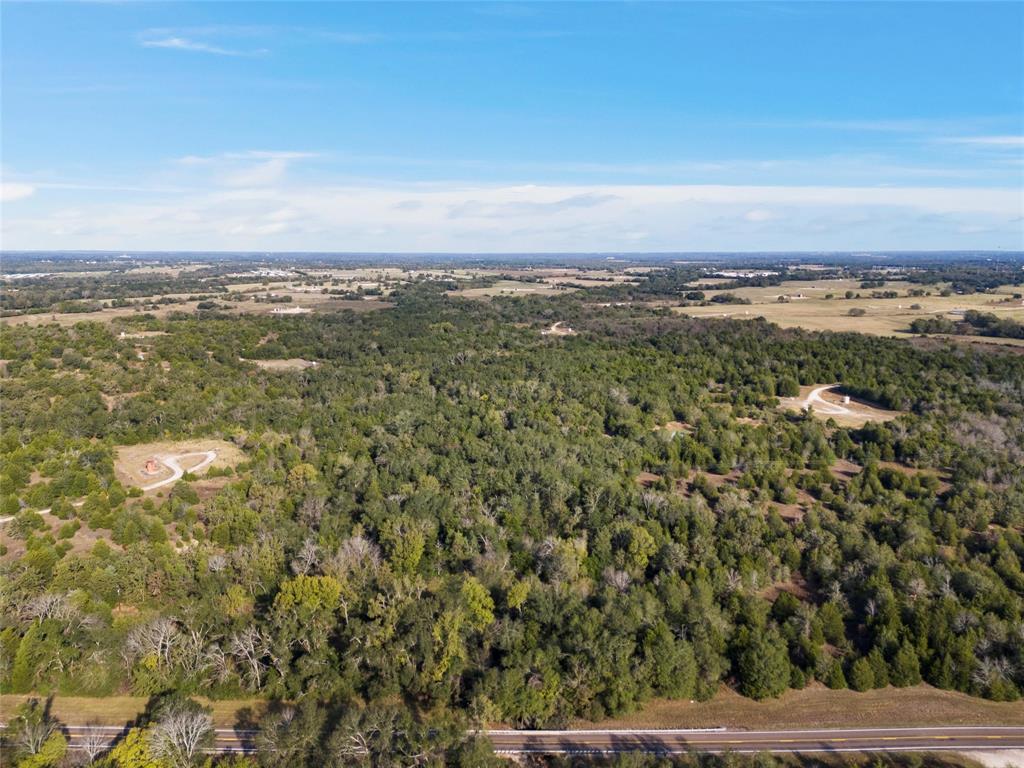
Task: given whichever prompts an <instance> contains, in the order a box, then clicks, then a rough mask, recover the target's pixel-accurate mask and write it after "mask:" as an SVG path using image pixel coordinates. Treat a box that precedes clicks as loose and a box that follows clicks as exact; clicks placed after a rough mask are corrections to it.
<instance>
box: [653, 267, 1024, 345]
mask: <svg viewBox="0 0 1024 768" xmlns="http://www.w3.org/2000/svg"><path fill="white" fill-rule="evenodd" d="M912 287H920V286H912V285H911V284H910V283H906V282H901V281H896V280H894V281H890V282H887V283H886V284H885V287H884V288H881V289H878V290H883V291H898V292H899V294H900V296H899V297H898V298H895V299H875V298H870V294H871V290H865V289H861V288H858V283H857V281H855V280H820V281H817V282H813V281H787V282H784V283H782V284H781V285H777V286H769V287H765V288H738V289H736V290H733V291H706V292H705V294H706V296H707V297H708V298H709V299H710V298H712V297H713V296H716V295H718V294H720V293H726V292H728V293H733V294H735V295H736V296H739V297H741V298H745V299H750V301H751V304H749V305H745V304H715V305H710V306H704V307H674V308H673V311H675V312H680V313H683V314H687V315H690V316H691V317H732V318H739V319H743V318H755V317H763V318H765V319H766V320H769V321H771V322H773V323H777V324H778V325H780V326H782V327H783V328H796V327H799V328H806V329H808V330H812V331H856V332H859V333H870V334H874V335H876V336H898V335H902V334H905V333H906V332H907V330H908V328H909V327H910V323H911V322H912V321H913V320H914V319H915V318H918V317H929V316H933V315H949V313H951V312H963V311H966V310H968V309H976V310H979V311H983V312H991V313H993V314H996V315H999V316H1006V317H1012V318H1014V319H1016V320H1024V302H1022V301H1021V300H1020V299H1016V300H1015V299H1013V298H1012V293H1014V292H1018V293H1019V292H1021V289H1020V288H1013V287H1010V286H1004V287H1002V288H1000V289H998V291H997V293H995V294H991V293H976V294H971V295H968V296H957V295H952V296H940V295H938V290H937V289H936V288H931V289H930V290H931V291H932V293H933V295H932V296H907V295H906V294H907V290H908V289H910V288H912ZM847 290H852V291H854V292H856V293H860V294H861V298H859V299H858V298H854V299H845V298H843V295H844V294H845V292H846V291H847ZM828 294H832V295H833V298H831V299H826V298H825V296H826V295H828ZM780 296H784V297H788V301H784V302H780V301H779V297H780ZM912 305H914V306H917V307H919V308H917V309H911V306H912ZM851 309H860V310H864V315H862V316H861V317H851V316H850V314H849V312H850V310H851ZM1000 341H1005V340H1000Z"/></svg>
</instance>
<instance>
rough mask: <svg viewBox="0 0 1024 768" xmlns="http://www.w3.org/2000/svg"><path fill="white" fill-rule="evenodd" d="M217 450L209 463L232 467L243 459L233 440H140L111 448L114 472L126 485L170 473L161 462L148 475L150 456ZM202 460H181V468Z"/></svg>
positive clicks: (216, 465)
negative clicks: (113, 449)
mask: <svg viewBox="0 0 1024 768" xmlns="http://www.w3.org/2000/svg"><path fill="white" fill-rule="evenodd" d="M203 451H216V452H217V458H216V459H214V460H213V463H212V464H210V465H209V466H210V467H234V466H235V465H236V464H238V463H239V462H240V461H243V460H244V459H245V454H244V453H242V451H241V450H239V449H238V447H237V446H235V445H234V444H232V443H229V442H227V441H225V440H178V441H173V442H170V441H163V442H157V443H139V444H138V445H125V446H120V447H118V448H116V449H115V451H114V473H115V474H116V476H117V479H118V480H120V481H121V484H122V485H124V486H125V487H129V486H136V487H142V486H145V485H151V484H152V483H155V482H157V481H159V480H164V479H166V478H168V477H170V476H171V475H172V474H173V473H172V472H171V470H170V469H168V468H167V467H166V466H164V465H163V464H160V471H158V472H157V473H155V474H152V475H148V474H146V473H145V472H144V471H143V470H144V468H145V466H146V461H147V460H149V459H150V458H156V459H160V458H161V457H164V456H170V455H180V454H183V453H200V452H203ZM202 460H203V457H202V456H196V457H190V458H188V459H182V460H181V466H182V468H183V469H185V470H188V469H189V467H190V466H194V465H196V464H198V463H199V462H201V461H202Z"/></svg>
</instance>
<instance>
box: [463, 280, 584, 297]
mask: <svg viewBox="0 0 1024 768" xmlns="http://www.w3.org/2000/svg"><path fill="white" fill-rule="evenodd" d="M570 290H572V289H571V288H563V287H559V286H554V285H549V284H548V283H526V282H522V281H520V280H498V281H496V282H495V283H494V285H489V286H487V287H486V288H460V289H458V290H456V291H449V292H448V295H449V296H461V297H463V298H466V299H489V298H491V297H493V296H553V295H555V294H556V293H563V292H565V291H570Z"/></svg>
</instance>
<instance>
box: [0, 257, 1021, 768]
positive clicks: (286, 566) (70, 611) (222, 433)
mask: <svg viewBox="0 0 1024 768" xmlns="http://www.w3.org/2000/svg"><path fill="white" fill-rule="evenodd" d="M692 278H693V275H692V274H691V273H690V272H689V271H688V270H682V271H680V273H679V274H676V273H673V272H668V273H666V274H664V275H662V276H660V277H658V278H656V279H652V280H651V281H649V282H646V283H644V285H646V288H638V287H636V286H632V287H610V288H607V289H606V288H597V289H595V290H594V291H593V292H592V293H588V294H569V295H562V296H557V297H547V298H542V297H533V298H496V299H493V300H492V301H490V302H476V301H469V300H463V299H458V298H451V297H449V296H447V295H445V292H444V289H445V287H446V286H445V285H444V284H441V283H429V282H423V283H415V284H411V285H407V286H403V287H402V288H400V289H398V290H396V291H395V292H394V293H393V295H392V296H391V297H390V298H391V300H392V301H394V302H395V306H394V307H393V308H392V309H388V310H386V311H380V312H374V313H367V314H356V313H353V312H335V313H327V314H313V315H305V316H294V317H274V316H268V315H265V316H252V315H227V314H221V313H219V312H218V311H216V310H211V311H199V312H195V313H181V314H178V315H172V316H169V317H167V318H165V319H157V318H154V317H151V316H147V315H145V314H144V313H139V314H138V315H137V316H135V317H128V318H122V319H120V320H118V321H117V322H116V323H113V324H101V323H98V322H82V323H78V324H76V325H74V326H72V327H61V326H58V325H54V324H41V325H38V326H33V327H29V326H8V325H5V326H3V328H2V335H0V359H3V361H4V363H3V367H4V373H3V377H2V378H0V398H2V402H3V415H2V433H0V446H2V452H3V468H2V472H0V507H2V509H0V516H3V515H6V516H11V518H12V519H11V520H10V521H8V522H7V523H5V530H4V534H5V537H6V538H5V542H6V543H5V544H4V545H3V550H2V572H3V585H2V594H0V616H2V618H0V687H2V689H3V690H4V691H5V692H24V693H28V692H36V693H41V694H46V693H54V692H59V693H66V694H72V693H74V694H85V695H92V696H104V695H111V694H115V693H118V692H131V693H134V694H139V695H145V696H165V695H168V694H174V695H176V696H188V695H195V694H205V695H209V696H212V697H214V698H241V697H248V696H257V697H261V698H266V699H273V700H281V701H288V702H297V701H310V702H320V703H324V705H325V706H324V708H323V709H322V710H320V709H318V710H317V711H319V712H321V714H320V715H314V714H311V713H307V714H305V715H303V716H304V717H306V716H308V717H310V718H314V717H321V718H322V719H321V720H320V721H317V722H314V723H312V724H311V725H309V726H308V727H309V728H311V729H313V732H315V733H318V734H321V735H322V736H323V739H322V740H321V741H322V743H323V744H325V745H326V746H323V747H322V748H323V749H326V750H328V751H329V750H331V749H335V748H336V749H342V748H343V743H344V737H343V736H338V737H337V739H335V740H334V741H331V740H330V739H329V738H328V737H327V735H326V734H329V733H330V732H331V730H330V729H332V728H337V729H343V728H350V729H352V728H358V727H360V723H359V722H358V718H356V720H355V721H352V717H353V716H350V715H341V714H337V713H339V712H342V713H343V712H351V711H352V710H351V708H350V706H349V705H351V704H352V703H354V702H358V703H359V706H360V707H363V706H366V707H367V708H366V709H365V710H360V711H364V712H366V713H367V714H366V715H365V717H385V718H386V717H391V718H394V717H408V711H410V710H413V711H418V712H430V713H434V714H435V715H437V713H450V714H452V716H453V717H455V716H457V717H459V718H463V721H460V722H463V723H465V722H477V723H495V722H501V723H507V724H510V725H512V726H529V727H538V726H555V725H560V724H566V723H568V722H570V721H571V720H573V719H574V718H587V719H590V720H600V719H602V718H605V717H609V716H613V715H617V714H620V713H624V712H628V711H631V710H634V709H636V708H638V707H640V706H642V705H643V704H644V702H646V701H648V700H649V699H651V698H652V697H668V698H682V699H691V698H693V699H706V698H709V697H711V696H712V695H714V694H715V692H716V691H717V690H718V689H719V687H720V686H722V685H727V686H731V687H733V688H735V689H736V690H737V691H739V692H740V693H741V694H742V695H744V696H748V697H752V698H755V699H762V698H768V697H774V696H778V695H779V694H781V693H782V692H783V691H785V690H787V689H789V688H800V687H804V686H807V685H809V684H812V683H813V682H814V681H820V682H821V683H824V684H825V685H827V686H829V687H833V688H846V687H849V688H853V689H855V690H857V691H863V690H867V689H872V688H882V687H885V686H889V685H893V686H910V685H915V684H917V683H920V682H922V681H925V682H928V683H930V684H931V685H934V686H937V687H940V688H948V689H955V690H959V691H964V692H967V693H969V694H971V695H974V696H980V697H988V698H992V699H997V700H1014V699H1017V698H1018V697H1019V696H1020V695H1021V693H1022V691H1024V616H1022V611H1024V571H1022V561H1024V537H1022V533H1024V356H1020V355H1013V354H1007V353H1005V352H994V351H989V350H984V349H974V348H969V347H964V346H954V345H949V344H938V343H932V344H928V345H913V344H911V343H909V342H907V341H898V340H893V339H882V338H873V337H868V336H862V335H858V334H841V333H808V332H803V331H797V330H788V331H783V330H780V329H778V328H777V327H775V326H771V325H769V324H767V323H765V322H763V321H759V320H748V321H730V320H691V319H686V318H684V317H679V316H671V315H669V314H668V313H666V312H663V311H660V310H657V309H651V308H643V307H625V306H624V307H617V306H614V305H612V306H602V305H607V304H608V303H609V302H607V301H601V302H600V303H598V302H596V301H595V299H596V298H602V299H607V297H608V296H611V295H618V294H633V293H636V292H637V291H643V290H648V291H653V292H656V293H657V292H661V291H665V290H678V286H679V285H681V284H682V283H684V282H687V281H689V280H691V279H692ZM151 287H152V286H148V285H147V286H146V287H145V290H147V291H148V290H150V289H151ZM55 295H57V294H55ZM60 295H61V296H64V295H65V293H60ZM555 321H566V322H568V323H570V324H571V326H572V328H573V330H574V331H575V333H574V335H571V336H562V337H556V336H551V335H547V336H545V335H542V334H541V332H540V331H541V330H542V329H545V328H547V327H548V326H550V325H551V324H552V323H553V322H555ZM122 331H125V332H126V333H124V334H123V335H122ZM140 332H144V333H145V334H146V335H145V354H143V355H141V358H142V359H140V352H139V349H140V347H139V343H140V342H139V338H138V334H139V333H140ZM300 358H301V359H303V360H308V361H316V362H317V363H318V364H317V365H316V367H310V368H306V369H304V370H301V371H292V370H285V371H279V370H267V369H264V368H261V367H260V366H259V365H257V362H259V361H266V360H277V359H300ZM834 382H840V383H841V384H842V385H843V387H844V389H845V391H847V392H849V393H851V394H853V395H855V396H858V397H861V398H864V399H866V400H869V401H872V402H875V403H878V404H879V405H881V406H884V407H886V408H890V409H893V410H897V411H900V412H901V414H902V415H900V416H899V418H897V419H896V420H894V421H891V422H888V423H884V424H883V423H876V424H867V425H865V426H864V427H861V428H844V427H840V426H838V425H836V424H835V423H834V422H828V421H822V420H820V419H818V418H815V417H813V415H810V414H807V413H804V414H787V413H784V412H781V411H779V410H777V407H776V406H777V404H778V397H781V396H789V395H793V394H795V393H796V392H797V391H799V388H800V387H801V386H808V385H813V384H821V383H834ZM670 424H676V425H678V426H677V427H675V428H673V429H668V428H666V425H670ZM190 438H217V439H222V440H226V441H228V442H230V443H232V444H233V445H234V446H236V447H237V448H238V449H240V450H241V451H242V453H243V454H244V457H245V458H244V461H242V462H241V463H238V464H237V465H236V466H235V467H234V468H233V469H232V468H225V469H218V470H215V471H213V472H212V475H213V476H212V477H211V475H207V476H206V477H204V478H203V479H202V480H198V479H197V478H195V477H193V476H191V475H188V474H186V475H185V476H184V477H183V478H182V479H181V480H180V481H179V482H178V483H177V484H175V485H173V486H170V487H166V488H164V489H163V490H162V491H160V492H147V493H143V492H142V491H141V490H140V489H139V488H133V487H130V486H126V485H124V484H123V483H122V482H121V481H120V480H119V479H118V475H117V472H116V471H115V462H116V460H117V454H116V448H117V447H118V446H126V445H134V444H139V443H147V442H150V441H157V440H179V439H190ZM44 509H49V510H50V512H49V513H48V514H46V515H41V514H39V510H44ZM53 518H58V519H59V525H57V526H53V525H51V524H50V520H51V519H53ZM85 533H89V536H85V535H84V534H85ZM396 701H403V702H405V705H406V707H405V708H399V710H394V711H392V710H389V709H387V708H388V707H389V706H393V704H394V702H396ZM346 707H349V708H346ZM303 711H304V712H305V710H303ZM438 716H440V715H438ZM346 717H347V718H348V719H346ZM323 718H326V719H323ZM350 721H352V722H350ZM290 722H291V721H289V723H290ZM264 726H265V727H266V728H267V730H268V733H270V732H273V728H278V729H286V726H287V727H291V726H290V725H287V724H284V725H282V724H281V723H277V724H276V725H275V724H274V723H272V722H269V721H268V722H267V723H264ZM446 727H448V726H446ZM451 727H452V728H455V726H451ZM460 727H461V726H460ZM338 733H343V731H340V730H339V731H338ZM456 743H457V740H455V741H452V742H451V743H450V744H449V743H448V742H446V746H445V747H444V749H446V750H447V749H451V750H455V751H452V752H445V753H444V754H448V755H449V758H450V759H451V760H454V759H455V758H454V757H452V755H455V753H456V752H458V754H460V755H467V754H470V753H473V754H476V753H475V752H474V750H476V749H477V747H476V745H475V744H467V743H461V742H458V743H457V745H456V746H451V744H456ZM332 744H334V746H331V745H332ZM311 748H312V747H311ZM317 748H318V749H320V748H321V747H317ZM302 754H309V753H302ZM338 754H340V753H338ZM333 759H335V760H336V761H337V760H339V759H340V758H339V757H338V756H337V754H336V755H335V757H334V758H333ZM445 759H448V758H445ZM459 759H462V758H459ZM465 759H466V760H467V761H468V760H470V758H469V757H466V758H465ZM472 759H477V758H476V757H473V758H472ZM480 759H481V760H483V759H484V758H483V757H481V758H480ZM297 764H299V763H297ZM466 764H470V763H469V762H467V763H466ZM474 764H476V763H474Z"/></svg>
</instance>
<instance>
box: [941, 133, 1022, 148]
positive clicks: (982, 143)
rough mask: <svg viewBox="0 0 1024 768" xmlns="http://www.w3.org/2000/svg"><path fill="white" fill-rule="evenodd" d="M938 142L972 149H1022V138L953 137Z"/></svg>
mask: <svg viewBox="0 0 1024 768" xmlns="http://www.w3.org/2000/svg"><path fill="white" fill-rule="evenodd" d="M940 141H941V142H942V143H943V144H964V145H967V146H974V147H1008V148H1014V149H1016V148H1019V147H1024V136H953V137H950V138H945V139H940Z"/></svg>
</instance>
